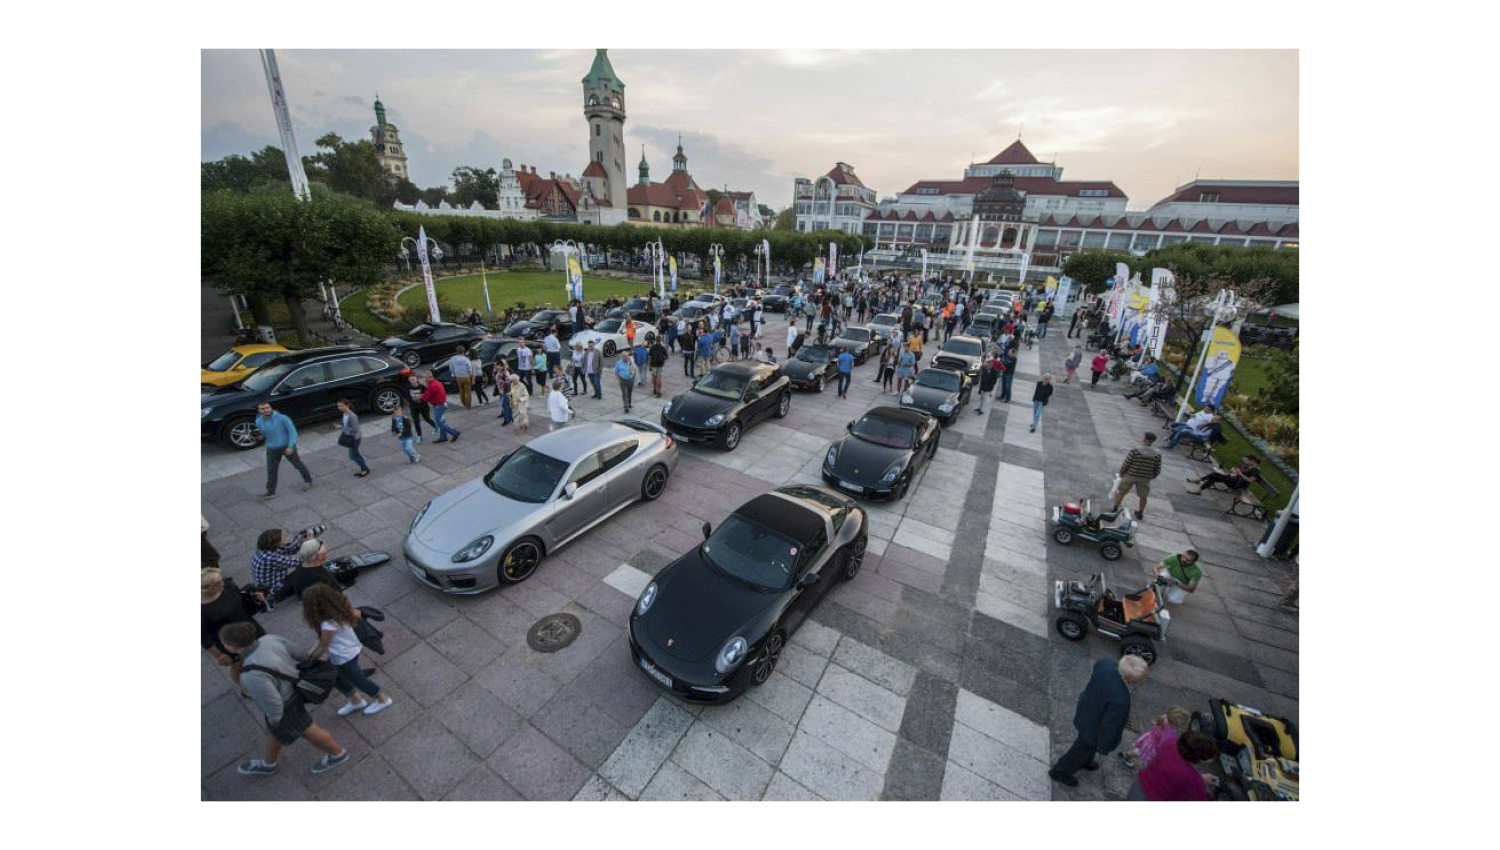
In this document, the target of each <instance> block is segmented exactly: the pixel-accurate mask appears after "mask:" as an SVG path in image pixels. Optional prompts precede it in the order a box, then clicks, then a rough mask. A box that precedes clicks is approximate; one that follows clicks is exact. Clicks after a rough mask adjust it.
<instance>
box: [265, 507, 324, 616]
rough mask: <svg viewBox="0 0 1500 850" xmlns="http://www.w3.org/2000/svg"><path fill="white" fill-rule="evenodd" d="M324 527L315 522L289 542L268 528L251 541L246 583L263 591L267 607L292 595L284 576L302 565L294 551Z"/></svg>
mask: <svg viewBox="0 0 1500 850" xmlns="http://www.w3.org/2000/svg"><path fill="white" fill-rule="evenodd" d="M325 528H326V526H322V525H315V526H313V527H311V528H307V529H304V530H302V531H300V532H298V533H297V536H296V537H295V538H294V539H293V540H291V541H290V542H288V541H287V539H286V532H284V531H282V530H281V529H279V528H268V529H266V530H265V531H262V532H261V533H260V537H258V538H257V539H256V541H255V554H253V555H251V556H250V582H251V583H252V584H254V585H255V586H256V587H258V588H260V590H261V592H262V593H264V594H265V598H266V603H267V605H268V606H269V607H273V608H274V607H275V603H276V602H278V601H280V600H282V599H285V598H286V597H288V596H291V595H292V589H291V588H289V587H287V586H286V576H287V573H288V572H289V571H291V570H294V569H296V568H297V567H300V566H302V559H301V558H299V557H297V552H298V550H299V549H300V548H301V546H302V544H303V542H304V541H306V540H309V539H311V538H314V537H318V536H319V535H321V534H322V533H323V531H324V529H325Z"/></svg>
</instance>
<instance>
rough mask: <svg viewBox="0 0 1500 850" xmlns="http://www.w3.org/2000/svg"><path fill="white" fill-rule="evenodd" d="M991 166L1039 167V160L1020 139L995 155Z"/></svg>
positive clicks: (990, 162)
mask: <svg viewBox="0 0 1500 850" xmlns="http://www.w3.org/2000/svg"><path fill="white" fill-rule="evenodd" d="M988 164H989V165H1039V164H1040V163H1038V162H1037V158H1036V157H1034V156H1032V155H1031V151H1029V150H1027V149H1026V146H1025V145H1023V144H1021V140H1020V139H1016V140H1015V141H1014V142H1011V143H1010V147H1008V148H1006V149H1005V150H1003V151H1001V152H999V153H997V154H995V157H994V159H991V160H990V161H989V163H988Z"/></svg>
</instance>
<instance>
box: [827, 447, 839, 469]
mask: <svg viewBox="0 0 1500 850" xmlns="http://www.w3.org/2000/svg"><path fill="white" fill-rule="evenodd" d="M838 459H839V450H838V449H837V448H835V447H833V446H829V447H828V458H827V459H826V460H825V461H824V463H826V464H828V465H829V466H833V465H834V463H836V462H837V461H838Z"/></svg>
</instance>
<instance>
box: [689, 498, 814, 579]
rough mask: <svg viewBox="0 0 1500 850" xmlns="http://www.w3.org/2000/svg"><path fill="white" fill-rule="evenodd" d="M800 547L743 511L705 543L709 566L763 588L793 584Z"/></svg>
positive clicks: (718, 529)
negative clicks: (742, 513)
mask: <svg viewBox="0 0 1500 850" xmlns="http://www.w3.org/2000/svg"><path fill="white" fill-rule="evenodd" d="M798 550H799V547H798V546H797V544H796V543H795V542H794V541H792V540H791V539H789V538H787V537H783V536H782V535H780V534H777V533H776V532H775V531H772V530H771V529H770V528H767V527H766V526H764V525H761V524H760V523H758V522H755V521H754V520H750V519H747V518H745V517H742V516H740V515H739V514H730V515H729V518H728V519H726V520H724V522H722V523H721V524H720V525H719V527H718V528H716V529H714V533H713V534H711V535H709V538H708V539H707V540H705V541H704V542H703V557H704V560H706V561H708V563H709V566H711V567H713V568H714V569H716V570H718V571H719V572H721V573H724V574H725V575H728V576H730V577H732V578H737V579H739V580H740V581H743V582H745V583H746V584H749V585H751V586H753V587H757V588H760V589H761V590H785V589H786V588H787V586H788V585H790V584H791V581H792V573H793V571H794V570H796V568H797V552H798Z"/></svg>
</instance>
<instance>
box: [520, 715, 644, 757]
mask: <svg viewBox="0 0 1500 850" xmlns="http://www.w3.org/2000/svg"><path fill="white" fill-rule="evenodd" d="M531 722H532V724H533V725H535V726H536V728H538V729H540V730H542V732H543V733H544V734H546V736H547V737H549V738H551V739H552V740H553V741H555V742H556V743H558V744H559V745H561V746H562V747H563V749H565V750H567V751H568V752H569V753H570V754H572V756H573V757H574V758H576V759H578V760H579V761H580V762H583V763H584V764H585V765H587V766H588V767H589V768H590V769H598V767H599V766H600V765H602V764H604V760H605V759H607V758H609V755H610V753H613V752H614V751H615V747H617V746H619V744H620V742H621V741H623V740H624V739H625V736H626V735H627V734H628V733H629V732H630V728H629V727H628V726H625V725H624V724H622V723H619V722H617V721H616V720H615V719H614V718H612V717H610V716H609V713H608V712H606V711H605V710H604V709H603V708H601V707H599V706H598V705H595V704H594V703H591V702H574V701H571V700H567V699H560V698H559V699H553V700H552V702H550V703H548V704H547V706H546V708H544V709H543V710H542V711H540V712H538V713H537V714H536V715H535V716H534V717H533V718H532V721H531Z"/></svg>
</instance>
